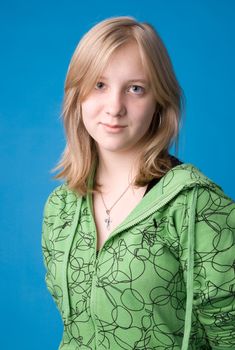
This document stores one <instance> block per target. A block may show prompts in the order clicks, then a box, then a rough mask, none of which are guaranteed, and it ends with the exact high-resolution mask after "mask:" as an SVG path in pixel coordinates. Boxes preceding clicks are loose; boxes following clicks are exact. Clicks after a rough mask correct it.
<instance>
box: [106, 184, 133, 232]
mask: <svg viewBox="0 0 235 350" xmlns="http://www.w3.org/2000/svg"><path fill="white" fill-rule="evenodd" d="M130 186H131V183H129V184H128V186H127V187H126V188H125V190H124V191H123V192H122V194H121V195H120V196H119V197H118V199H117V200H116V201H115V202H114V203H113V205H112V206H111V207H110V208H107V205H106V204H105V201H104V197H103V194H102V192H100V194H101V199H102V202H103V204H104V207H105V211H106V214H107V217H106V218H105V219H104V222H105V223H106V228H107V229H108V230H109V229H110V223H111V222H112V220H111V217H110V212H111V210H112V209H113V207H114V206H115V205H116V204H117V203H118V202H119V201H120V199H121V198H122V197H123V196H124V194H125V193H126V192H127V190H128V189H129V187H130Z"/></svg>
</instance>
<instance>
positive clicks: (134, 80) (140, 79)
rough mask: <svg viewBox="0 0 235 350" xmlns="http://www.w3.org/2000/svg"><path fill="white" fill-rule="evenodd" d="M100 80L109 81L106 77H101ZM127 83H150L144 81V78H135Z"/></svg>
mask: <svg viewBox="0 0 235 350" xmlns="http://www.w3.org/2000/svg"><path fill="white" fill-rule="evenodd" d="M99 79H100V80H108V79H107V78H106V77H104V76H101V77H99ZM126 82H127V83H137V82H141V83H144V84H149V82H148V81H147V80H146V79H142V78H135V79H128V80H127V81H126Z"/></svg>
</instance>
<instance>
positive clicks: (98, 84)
mask: <svg viewBox="0 0 235 350" xmlns="http://www.w3.org/2000/svg"><path fill="white" fill-rule="evenodd" d="M104 85H105V84H104V83H103V82H102V81H98V82H97V83H96V85H95V88H96V90H102V89H103V88H104Z"/></svg>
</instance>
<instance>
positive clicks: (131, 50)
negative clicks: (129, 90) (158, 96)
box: [101, 42, 147, 79]
mask: <svg viewBox="0 0 235 350" xmlns="http://www.w3.org/2000/svg"><path fill="white" fill-rule="evenodd" d="M101 75H102V76H103V77H106V78H107V77H108V76H110V75H123V78H128V79H129V78H131V79H138V78H139V79H147V75H146V70H145V68H144V64H143V61H142V57H141V53H140V49H139V47H138V44H137V43H135V42H129V43H126V44H123V45H122V46H120V47H118V48H117V49H116V50H115V51H114V52H113V53H112V54H111V56H110V57H109V59H108V62H107V64H106V66H105V67H104V68H103V70H102V72H101Z"/></svg>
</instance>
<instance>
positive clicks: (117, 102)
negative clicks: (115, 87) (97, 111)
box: [105, 91, 126, 117]
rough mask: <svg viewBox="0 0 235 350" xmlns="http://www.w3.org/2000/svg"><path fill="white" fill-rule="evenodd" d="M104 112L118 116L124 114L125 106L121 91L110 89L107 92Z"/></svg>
mask: <svg viewBox="0 0 235 350" xmlns="http://www.w3.org/2000/svg"><path fill="white" fill-rule="evenodd" d="M105 112H106V114H108V115H110V116H112V117H120V116H123V115H125V113H126V106H125V101H124V96H123V95H122V92H121V91H112V92H110V93H109V95H108V96H107V101H106V107H105Z"/></svg>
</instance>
